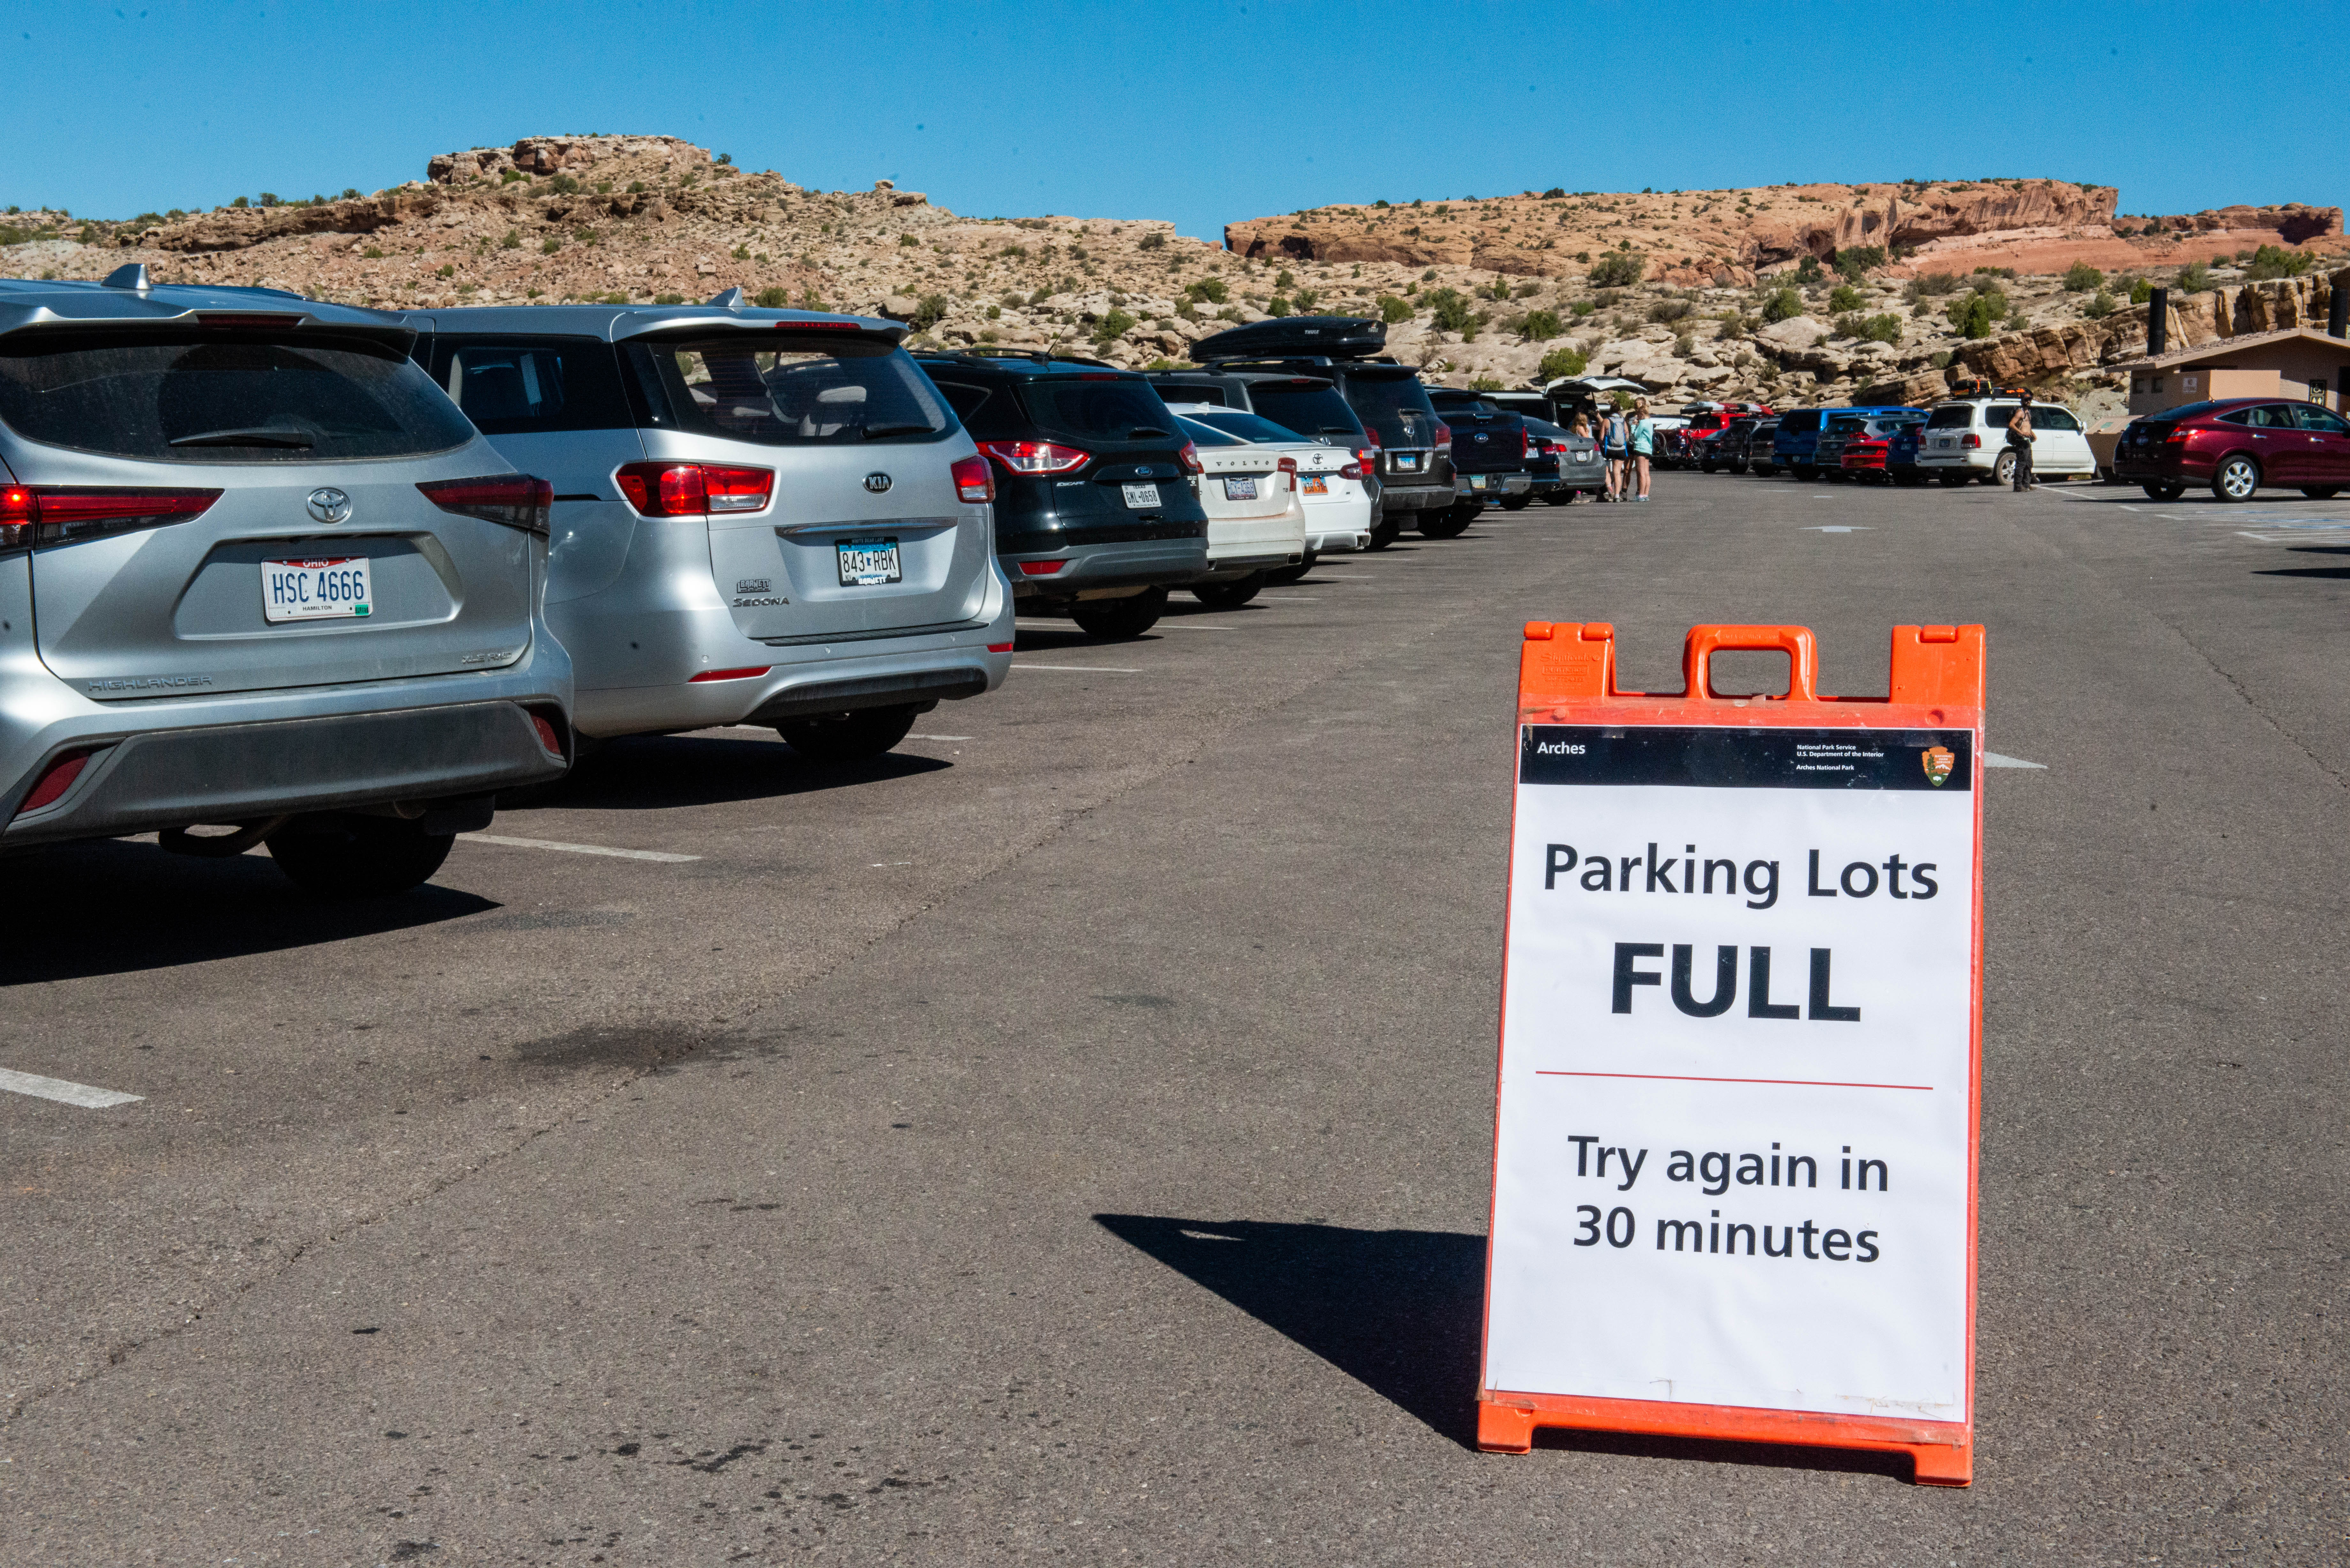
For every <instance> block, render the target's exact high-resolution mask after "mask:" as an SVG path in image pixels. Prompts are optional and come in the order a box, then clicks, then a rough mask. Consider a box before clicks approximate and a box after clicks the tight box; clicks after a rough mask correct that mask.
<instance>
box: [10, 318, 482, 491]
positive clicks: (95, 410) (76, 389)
mask: <svg viewBox="0 0 2350 1568" xmlns="http://www.w3.org/2000/svg"><path fill="white" fill-rule="evenodd" d="M0 421H5V423H6V424H7V425H8V427H9V428H10V429H11V430H14V431H16V433H17V434H18V435H21V436H23V437H24V438H25V439H26V440H27V441H40V442H42V443H44V444H46V445H49V446H61V447H70V448H72V449H74V450H75V451H78V452H103V453H105V454H106V455H107V456H109V457H128V458H140V459H146V460H149V461H157V462H207V463H272V462H341V461H346V460H350V459H357V458H380V457H412V456H416V455H419V454H421V453H424V452H448V451H450V450H452V448H455V447H461V446H463V445H464V444H465V443H466V442H467V441H472V440H473V426H472V425H470V424H468V423H466V421H465V416H464V415H463V414H461V413H459V412H458V411H457V408H456V405H455V404H453V403H452V402H451V401H450V400H448V399H447V398H446V397H444V396H442V392H441V390H440V389H439V388H437V387H435V386H434V385H433V384H432V380H431V379H430V378H428V377H427V376H426V375H425V374H424V372H423V370H422V369H419V368H418V367H417V365H416V364H415V363H414V362H413V361H411V360H410V359H409V358H407V357H406V356H405V355H402V354H400V353H399V352H398V351H396V350H395V349H393V348H390V347H389V346H379V345H377V344H374V343H372V342H369V341H367V340H365V339H360V338H348V337H345V338H328V337H311V336H309V335H307V334H306V335H304V336H303V337H301V338H300V339H299V340H286V339H271V338H263V337H236V338H230V339H224V338H222V337H219V336H218V335H208V336H203V337H199V336H196V335H194V334H179V335H147V334H141V335H140V336H138V337H130V336H129V335H127V334H124V333H119V332H116V333H107V334H104V335H102V336H101V335H99V334H95V333H92V334H87V335H75V336H72V337H65V336H52V335H48V334H17V335H16V336H14V337H8V338H5V339H0Z"/></svg>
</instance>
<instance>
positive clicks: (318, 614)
mask: <svg viewBox="0 0 2350 1568" xmlns="http://www.w3.org/2000/svg"><path fill="white" fill-rule="evenodd" d="M374 609H375V594H374V591H373V588H372V586H371V585H370V584H369V581H368V563H367V557H366V556H325V557H320V558H317V559H313V560H306V561H264V562H262V563H261V614H262V618H263V619H265V620H270V621H283V620H330V619H336V618H354V617H363V616H367V615H369V614H372V613H373V611H374Z"/></svg>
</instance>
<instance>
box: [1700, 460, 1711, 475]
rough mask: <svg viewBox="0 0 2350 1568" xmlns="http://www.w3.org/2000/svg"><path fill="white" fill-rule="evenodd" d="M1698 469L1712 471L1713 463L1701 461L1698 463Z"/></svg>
mask: <svg viewBox="0 0 2350 1568" xmlns="http://www.w3.org/2000/svg"><path fill="white" fill-rule="evenodd" d="M1697 471H1698V472H1700V473H1711V472H1713V464H1711V463H1710V462H1700V463H1699V464H1698V465H1697Z"/></svg>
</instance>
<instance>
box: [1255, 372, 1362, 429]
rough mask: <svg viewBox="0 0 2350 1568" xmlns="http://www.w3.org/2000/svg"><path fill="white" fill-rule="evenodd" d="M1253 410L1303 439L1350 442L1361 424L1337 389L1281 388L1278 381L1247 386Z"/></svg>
mask: <svg viewBox="0 0 2350 1568" xmlns="http://www.w3.org/2000/svg"><path fill="white" fill-rule="evenodd" d="M1249 401H1250V402H1251V403H1253V404H1254V405H1255V407H1256V411H1257V412H1258V413H1260V414H1263V416H1264V417H1265V418H1266V419H1269V420H1271V421H1273V422H1274V423H1275V424H1277V425H1279V426H1281V428H1282V429H1284V430H1292V431H1296V432H1297V433H1298V434H1300V435H1306V436H1343V437H1346V438H1347V439H1349V440H1351V439H1352V438H1353V437H1355V436H1356V435H1358V434H1360V433H1361V431H1362V425H1361V422H1360V421H1357V419H1356V418H1355V414H1354V410H1351V409H1349V408H1347V400H1346V399H1344V398H1342V397H1340V396H1339V395H1338V389H1337V388H1336V387H1284V386H1283V385H1282V384H1281V383H1280V382H1278V381H1258V382H1254V383H1253V384H1252V385H1251V386H1250V387H1249Z"/></svg>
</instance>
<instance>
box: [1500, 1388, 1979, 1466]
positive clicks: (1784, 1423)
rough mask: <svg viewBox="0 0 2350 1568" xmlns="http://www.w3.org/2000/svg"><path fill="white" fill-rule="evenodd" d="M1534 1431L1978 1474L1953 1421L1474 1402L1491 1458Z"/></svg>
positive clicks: (1520, 1446) (1517, 1449) (1569, 1400)
mask: <svg viewBox="0 0 2350 1568" xmlns="http://www.w3.org/2000/svg"><path fill="white" fill-rule="evenodd" d="M1537 1427H1555V1428H1566V1429H1569V1430H1574V1431H1586V1432H1637V1433H1639V1434H1642V1435H1643V1436H1648V1437H1659V1438H1721V1439H1727V1440H1731V1441H1736V1442H1743V1443H1791V1444H1801V1445H1804V1446H1806V1447H1810V1448H1823V1449H1876V1450H1878V1451H1880V1452H1887V1453H1903V1454H1908V1456H1909V1460H1910V1464H1911V1465H1912V1467H1913V1474H1914V1476H1915V1479H1916V1480H1917V1482H1918V1485H1920V1486H1967V1485H1969V1484H1970V1483H1971V1482H1972V1481H1973V1480H1974V1473H1975V1471H1974V1465H1975V1449H1974V1436H1973V1433H1972V1432H1971V1431H1970V1429H1969V1428H1968V1427H1967V1426H1966V1425H1965V1424H1963V1423H1961V1422H1956V1421H1889V1420H1872V1419H1868V1418H1866V1417H1855V1416H1819V1415H1812V1414H1809V1413H1807V1412H1805V1411H1802V1410H1751V1409H1740V1408H1733V1407H1728V1406H1721V1405H1674V1404H1668V1403H1665V1402H1662V1401H1659V1400H1648V1399H1578V1398H1575V1397H1571V1396H1568V1395H1563V1394H1509V1393H1503V1392H1501V1391H1499V1390H1496V1391H1494V1392H1492V1393H1491V1394H1488V1395H1486V1396H1485V1397H1483V1398H1482V1399H1480V1400H1479V1401H1478V1405H1477V1446H1478V1447H1479V1448H1480V1449H1483V1450H1484V1451H1485V1452H1487V1453H1489V1454H1523V1453H1524V1452H1526V1451H1527V1450H1528V1449H1532V1448H1533V1447H1534V1428H1537Z"/></svg>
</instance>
